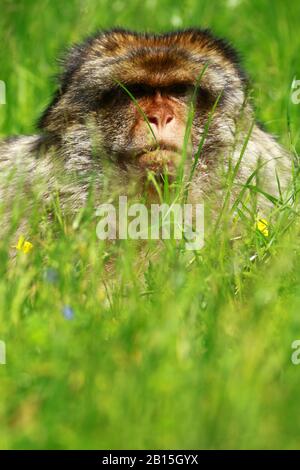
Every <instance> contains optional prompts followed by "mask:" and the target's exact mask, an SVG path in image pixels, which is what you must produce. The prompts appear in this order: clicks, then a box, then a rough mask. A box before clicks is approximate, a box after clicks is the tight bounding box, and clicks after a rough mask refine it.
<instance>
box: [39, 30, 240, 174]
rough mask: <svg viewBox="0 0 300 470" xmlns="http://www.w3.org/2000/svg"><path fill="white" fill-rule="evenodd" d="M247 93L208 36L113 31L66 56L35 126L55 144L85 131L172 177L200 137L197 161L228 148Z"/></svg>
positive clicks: (230, 59) (120, 155)
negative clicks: (71, 132)
mask: <svg viewBox="0 0 300 470" xmlns="http://www.w3.org/2000/svg"><path fill="white" fill-rule="evenodd" d="M245 88H246V79H245V76H244V74H243V72H242V71H241V70H240V68H239V65H238V60H237V56H236V53H235V52H234V50H233V49H232V48H231V47H230V46H229V45H228V44H227V43H225V42H224V41H223V40H220V39H216V38H214V37H213V36H212V35H211V33H210V32H208V31H202V30H185V31H179V32H172V33H166V34H161V35H155V34H138V33H133V32H128V31H125V30H111V31H108V32H101V33H99V34H96V35H95V36H93V37H91V38H89V39H88V40H87V41H85V42H84V43H83V44H80V45H78V46H75V47H73V48H72V49H71V50H70V52H69V54H68V55H67V57H66V59H65V60H64V62H63V72H62V74H61V76H60V78H59V88H58V91H57V92H56V94H55V96H54V99H53V101H52V103H51V104H50V106H49V107H48V108H47V109H46V111H45V112H44V114H43V115H42V117H41V119H40V123H39V127H40V128H41V129H42V130H43V131H44V133H45V134H47V135H48V136H54V137H55V138H58V139H59V138H62V137H63V136H64V135H65V134H66V133H68V130H69V129H70V128H72V129H78V130H81V131H82V129H83V128H84V129H87V130H88V132H90V133H91V135H94V136H95V137H96V140H97V142H100V143H101V148H102V150H104V151H105V153H106V154H107V155H108V156H111V157H114V158H116V159H117V160H118V161H119V162H121V164H122V165H125V166H129V165H133V166H135V167H139V168H141V169H142V170H147V169H151V170H153V171H155V172H158V173H159V172H161V171H162V169H164V170H167V171H169V172H173V171H174V169H176V167H177V166H178V164H179V163H180V161H181V158H182V152H183V149H184V147H186V155H187V160H188V161H189V162H192V161H193V158H195V155H196V154H197V151H198V147H199V143H200V141H201V138H202V136H203V135H204V134H206V135H205V141H204V143H203V147H202V151H201V161H202V163H203V162H205V163H206V164H214V159H215V156H216V152H217V151H218V150H219V149H224V148H225V147H226V146H228V145H230V144H231V143H232V142H233V136H234V133H235V125H236V120H237V119H238V117H239V115H240V112H241V109H243V106H244V101H245ZM191 110H192V111H191ZM212 111H213V117H212V119H211V120H210V122H209V118H210V116H211V115H212ZM190 116H192V118H191V125H190V132H187V128H188V120H189V117H190ZM208 122H209V126H208ZM99 158H100V156H99Z"/></svg>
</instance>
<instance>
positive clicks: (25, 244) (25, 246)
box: [16, 235, 33, 254]
mask: <svg viewBox="0 0 300 470" xmlns="http://www.w3.org/2000/svg"><path fill="white" fill-rule="evenodd" d="M32 248H33V244H32V243H31V242H29V241H28V240H25V238H24V237H23V235H20V237H19V240H18V243H17V245H16V249H17V250H19V251H23V253H25V254H27V253H29V252H30V251H31V250H32Z"/></svg>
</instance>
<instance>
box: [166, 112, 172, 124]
mask: <svg viewBox="0 0 300 470" xmlns="http://www.w3.org/2000/svg"><path fill="white" fill-rule="evenodd" d="M173 119H174V116H172V115H171V114H168V116H166V119H165V124H170V122H171V121H173Z"/></svg>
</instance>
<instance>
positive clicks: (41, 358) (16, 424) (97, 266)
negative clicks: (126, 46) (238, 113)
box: [0, 0, 300, 448]
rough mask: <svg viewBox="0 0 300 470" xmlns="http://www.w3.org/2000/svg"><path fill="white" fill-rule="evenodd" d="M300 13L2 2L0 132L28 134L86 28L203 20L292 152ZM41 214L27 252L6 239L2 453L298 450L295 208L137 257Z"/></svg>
mask: <svg viewBox="0 0 300 470" xmlns="http://www.w3.org/2000/svg"><path fill="white" fill-rule="evenodd" d="M299 20H300V3H299V2H298V1H297V0H292V1H289V2H286V1H284V0H251V1H250V0H240V1H238V0H227V1H225V0H144V1H140V0H127V1H123V0H98V1H96V0H84V1H83V0H69V1H68V2H61V1H58V0H26V1H25V0H19V1H12V0H1V18H0V38H1V44H2V47H1V53H0V80H3V81H5V83H6V86H7V97H6V99H7V104H6V105H1V106H0V133H1V135H2V136H7V135H11V134H21V133H23V134H28V133H32V132H34V123H35V122H36V120H37V118H38V116H39V114H40V113H41V111H42V110H43V108H44V107H45V105H46V104H47V103H48V101H49V98H50V96H51V93H52V92H53V90H54V89H55V83H54V80H53V79H51V77H53V76H54V75H55V73H56V72H57V64H56V58H57V56H58V55H59V54H60V53H61V52H62V51H63V50H64V48H65V47H66V46H68V45H70V44H72V43H73V42H78V41H80V40H82V39H83V38H84V37H85V36H87V35H88V34H90V33H93V32H94V31H95V30H96V29H99V28H109V27H112V26H122V27H128V28H132V29H136V30H147V31H164V30H170V29H176V28H185V27H190V26H196V27H205V28H212V30H213V31H214V32H215V33H216V34H217V35H220V36H224V37H226V38H227V39H229V40H230V41H231V42H232V43H233V44H234V45H235V46H236V47H237V48H238V50H239V51H240V53H241V55H242V57H243V64H244V66H245V68H246V70H247V72H248V73H249V75H250V77H251V79H252V81H253V96H254V99H255V104H256V108H257V116H258V118H259V119H260V120H261V121H263V122H264V123H265V124H266V127H267V129H268V130H270V131H271V132H272V133H274V134H275V135H278V136H279V137H278V138H279V140H280V141H281V142H282V143H284V144H285V145H286V146H288V147H290V148H292V149H299V129H300V105H298V106H296V105H294V104H292V103H291V100H290V88H291V83H292V80H293V78H295V77H296V78H298V79H300V35H299ZM18 217H20V215H19V214H18V213H17V215H16V220H17V219H18ZM38 217H39V212H38V203H37V208H36V212H34V213H33V214H32V219H31V222H32V224H31V225H32V233H31V241H32V242H33V245H34V248H33V250H32V252H31V253H29V254H27V255H26V254H23V253H18V256H17V258H16V259H15V261H14V262H13V263H11V261H10V259H9V255H8V253H9V251H10V249H11V244H12V242H11V240H10V238H9V236H8V237H7V238H4V239H2V240H1V241H0V340H1V339H2V340H5V342H6V344H7V364H6V365H0V447H2V448H255V447H256V448H293V447H294V448H299V447H300V413H299V387H300V385H299V384H300V381H299V377H300V366H298V367H297V366H295V365H293V364H292V363H291V353H292V349H291V343H292V341H294V340H295V339H298V338H300V288H299V281H300V268H299V266H300V241H299V240H300V238H299V232H300V226H299V222H298V217H297V215H295V214H293V216H292V217H291V216H290V215H289V217H288V218H286V219H284V220H283V222H282V221H281V222H280V224H281V225H280V224H279V225H278V226H276V227H270V235H269V237H267V239H264V237H263V236H262V234H261V233H257V231H255V229H254V228H253V227H252V226H249V227H248V232H247V236H246V237H245V238H244V239H243V240H242V241H241V242H240V243H239V244H237V245H234V246H233V245H232V243H231V241H230V233H229V234H228V233H221V234H215V235H214V236H213V237H212V238H210V239H209V240H208V241H207V242H206V246H205V248H204V250H203V251H202V252H201V254H200V255H197V256H195V257H194V258H193V259H192V260H189V261H187V259H186V256H185V255H184V254H182V253H181V252H179V251H178V250H177V249H176V248H175V247H174V246H168V245H166V246H165V248H164V250H163V251H162V252H161V253H160V255H159V257H158V258H156V260H155V261H154V262H152V263H151V262H147V260H146V263H145V264H143V265H142V267H141V266H139V255H138V253H136V252H135V250H134V249H133V248H132V247H131V246H129V245H128V244H127V243H125V242H124V243H120V244H116V245H115V246H113V247H110V248H108V249H107V247H104V246H101V245H100V243H99V241H98V240H97V239H96V235H95V230H94V228H93V226H92V224H91V220H92V215H91V216H90V218H89V217H85V218H83V219H82V220H81V221H77V223H76V224H72V223H71V224H69V223H68V222H67V221H65V220H64V219H63V218H62V219H58V220H56V221H55V223H54V226H51V227H50V226H49V227H48V228H47V231H46V232H45V233H43V234H42V236H41V234H40V231H39V229H38V228H37V225H38V224H37V222H36V221H37V219H38ZM15 223H16V222H15ZM278 223H279V222H278ZM107 250H108V251H107ZM254 254H255V256H256V261H255V262H252V261H250V258H251V257H253V255H254ZM110 257H112V258H114V259H116V267H117V269H116V275H115V276H109V275H107V273H106V272H105V269H104V262H105V260H107V259H108V258H110ZM145 266H146V267H145ZM66 306H70V309H71V310H70V309H69V310H68V309H67V310H66ZM64 309H65V310H64Z"/></svg>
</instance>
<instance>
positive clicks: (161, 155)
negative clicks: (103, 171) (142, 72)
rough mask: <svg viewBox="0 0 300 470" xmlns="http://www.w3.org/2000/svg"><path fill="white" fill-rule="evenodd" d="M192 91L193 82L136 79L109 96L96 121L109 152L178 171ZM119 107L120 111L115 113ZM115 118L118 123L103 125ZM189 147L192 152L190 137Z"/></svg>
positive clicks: (128, 161) (129, 160) (145, 166)
mask: <svg viewBox="0 0 300 470" xmlns="http://www.w3.org/2000/svg"><path fill="white" fill-rule="evenodd" d="M192 95H193V86H192V85H189V84H186V83H178V84H173V85H172V86H157V87H152V86H150V85H148V84H140V83H133V84H130V85H128V86H127V87H126V89H122V88H121V89H120V90H115V92H114V93H113V94H111V96H110V97H109V96H106V97H105V98H104V100H103V101H102V106H101V107H100V110H99V111H98V114H97V121H98V127H99V128H100V129H101V134H102V136H103V137H104V138H103V141H104V142H107V143H108V145H107V152H108V153H113V154H115V155H117V156H118V157H119V159H121V160H122V161H123V163H124V164H126V165H130V164H131V165H134V166H136V167H139V168H141V169H144V170H146V169H150V170H152V171H154V172H155V173H157V172H161V171H164V172H167V173H175V172H176V168H177V166H178V165H179V163H180V160H181V158H180V156H181V155H182V152H183V150H184V144H185V131H186V123H187V116H188V107H189V104H190V102H191V99H192ZM112 100H113V102H112ZM116 107H118V110H119V112H118V116H115V117H114V115H113V113H114V111H115V109H116ZM116 121H117V125H114V126H111V125H110V126H107V125H104V126H103V123H112V122H114V124H116ZM124 124H125V126H124ZM120 129H123V132H120ZM186 150H187V152H191V139H188V138H187V145H186Z"/></svg>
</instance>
